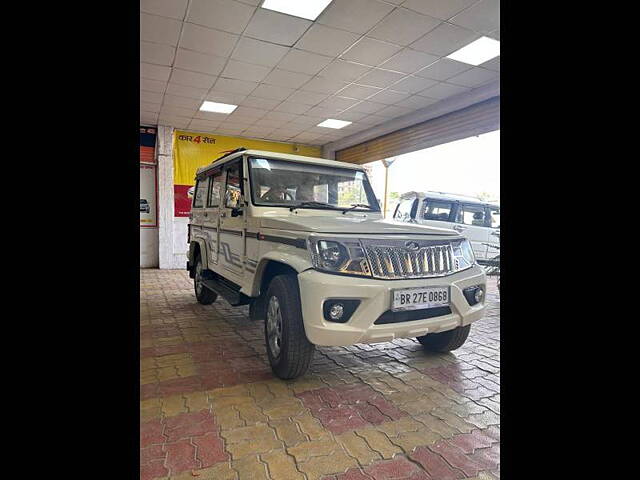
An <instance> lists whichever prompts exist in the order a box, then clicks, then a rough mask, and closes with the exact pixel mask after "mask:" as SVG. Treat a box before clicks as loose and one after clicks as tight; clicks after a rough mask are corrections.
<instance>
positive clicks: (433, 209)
mask: <svg viewBox="0 0 640 480" xmlns="http://www.w3.org/2000/svg"><path fill="white" fill-rule="evenodd" d="M452 209H453V203H451V202H444V201H441V200H427V201H426V202H425V207H424V213H423V215H422V216H423V218H424V219H425V220H439V221H441V222H448V221H449V217H450V216H451V210H452Z"/></svg>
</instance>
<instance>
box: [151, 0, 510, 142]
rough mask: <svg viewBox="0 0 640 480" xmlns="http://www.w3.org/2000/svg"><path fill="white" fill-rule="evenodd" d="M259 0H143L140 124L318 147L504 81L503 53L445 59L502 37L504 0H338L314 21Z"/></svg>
mask: <svg viewBox="0 0 640 480" xmlns="http://www.w3.org/2000/svg"><path fill="white" fill-rule="evenodd" d="M261 2H262V0H190V1H188V0H141V3H140V11H141V18H140V23H141V33H140V40H141V43H140V58H141V63H140V112H141V113H140V119H141V121H145V122H150V123H151V124H153V123H156V122H160V123H163V124H168V125H172V126H174V127H177V128H190V129H197V130H198V131H203V132H212V133H218V134H226V135H240V136H250V137H252V138H265V139H271V140H277V141H296V142H301V143H305V142H306V143H309V144H318V145H321V144H324V143H327V142H330V141H335V140H338V139H341V138H344V137H345V136H348V135H350V134H352V133H354V132H359V131H362V130H364V129H366V128H370V127H372V126H375V125H379V124H383V123H385V122H388V121H389V120H391V119H393V118H398V117H399V116H402V115H406V114H407V113H408V112H414V111H415V110H417V109H420V108H428V107H429V106H430V105H434V104H436V103H437V102H439V101H440V100H442V99H445V98H449V97H451V96H454V95H458V94H460V93H464V92H468V91H470V90H472V89H475V88H480V87H482V86H484V85H486V84H487V83H488V82H494V81H498V80H499V72H500V58H499V57H498V58H495V59H493V60H490V61H488V62H485V64H483V65H480V66H479V67H473V66H471V65H467V64H464V63H460V62H457V61H453V60H449V59H446V58H443V57H445V56H446V55H448V54H449V53H451V52H452V51H454V50H456V49H457V48H460V47H462V46H464V45H466V44H467V43H469V42H470V41H472V40H475V39H476V38H478V37H479V36H481V35H483V34H487V35H488V36H491V37H492V38H499V37H500V24H499V18H498V14H499V5H498V2H497V0H429V1H426V0H333V1H332V2H331V3H330V4H329V6H328V7H327V9H325V11H324V12H323V13H322V14H321V15H320V16H319V17H318V19H317V20H316V21H313V22H312V21H308V20H306V19H301V18H298V17H294V16H291V15H285V14H282V13H279V12H274V11H271V10H265V9H263V8H261V7H260V5H261ZM203 100H209V101H214V102H220V103H228V104H233V105H237V108H236V109H235V110H234V112H232V113H231V114H229V115H225V114H221V113H213V112H203V111H201V110H199V108H200V106H201V105H202V101H203ZM327 118H338V119H344V120H347V121H349V122H352V123H351V124H350V125H348V126H347V127H345V128H342V129H330V128H323V127H317V125H318V124H319V123H320V122H322V121H324V120H326V119H327Z"/></svg>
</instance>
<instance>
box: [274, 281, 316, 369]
mask: <svg viewBox="0 0 640 480" xmlns="http://www.w3.org/2000/svg"><path fill="white" fill-rule="evenodd" d="M264 318H265V321H264V338H265V343H266V347H267V356H268V357H269V363H270V364H271V370H273V373H274V374H276V376H278V377H279V378H281V379H283V380H289V379H293V378H298V377H300V376H302V375H304V374H305V373H306V371H307V370H308V368H309V365H310V364H311V360H312V359H313V353H314V351H315V348H316V347H315V345H314V344H312V343H311V342H310V341H309V340H308V339H307V334H306V333H305V331H304V323H303V321H302V307H301V305H300V290H299V287H298V279H297V277H296V276H295V275H291V274H286V275H277V276H275V277H274V278H273V280H271V283H270V284H269V288H268V289H267V295H266V299H265V314H264Z"/></svg>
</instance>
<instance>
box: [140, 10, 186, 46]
mask: <svg viewBox="0 0 640 480" xmlns="http://www.w3.org/2000/svg"><path fill="white" fill-rule="evenodd" d="M181 27H182V22H180V21H178V20H174V19H173V18H165V17H159V16H157V15H149V14H146V13H141V14H140V40H142V41H146V42H153V43H160V44H165V45H177V44H178V37H179V36H180V28H181Z"/></svg>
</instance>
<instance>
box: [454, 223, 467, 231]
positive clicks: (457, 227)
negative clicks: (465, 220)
mask: <svg viewBox="0 0 640 480" xmlns="http://www.w3.org/2000/svg"><path fill="white" fill-rule="evenodd" d="M453 229H454V230H456V231H458V232H462V231H464V230H466V227H461V226H460V225H456V226H454V227H453Z"/></svg>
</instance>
